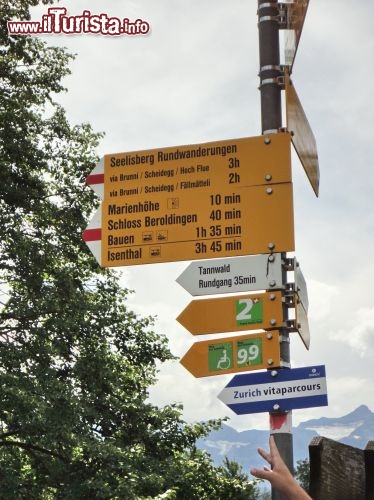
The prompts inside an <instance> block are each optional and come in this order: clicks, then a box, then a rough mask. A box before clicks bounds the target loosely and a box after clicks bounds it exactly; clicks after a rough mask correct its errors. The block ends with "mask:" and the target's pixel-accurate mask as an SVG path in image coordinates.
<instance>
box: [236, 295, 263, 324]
mask: <svg viewBox="0 0 374 500" xmlns="http://www.w3.org/2000/svg"><path fill="white" fill-rule="evenodd" d="M262 322H263V312H262V299H253V300H252V299H239V300H237V301H236V324H237V325H253V324H257V323H262Z"/></svg>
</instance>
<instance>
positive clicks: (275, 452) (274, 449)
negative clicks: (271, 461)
mask: <svg viewBox="0 0 374 500" xmlns="http://www.w3.org/2000/svg"><path fill="white" fill-rule="evenodd" d="M269 446H270V455H271V456H272V457H273V458H274V457H279V456H280V455H279V451H278V448H277V445H276V444H275V439H274V436H270V437H269Z"/></svg>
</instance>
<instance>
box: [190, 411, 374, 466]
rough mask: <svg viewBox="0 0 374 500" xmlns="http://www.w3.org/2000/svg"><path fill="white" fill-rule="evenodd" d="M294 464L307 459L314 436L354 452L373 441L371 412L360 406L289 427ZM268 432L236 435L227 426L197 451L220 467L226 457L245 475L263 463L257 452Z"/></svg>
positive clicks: (208, 439) (232, 429) (212, 433)
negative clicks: (204, 452)
mask: <svg viewBox="0 0 374 500" xmlns="http://www.w3.org/2000/svg"><path fill="white" fill-rule="evenodd" d="M292 432H293V448H294V463H295V465H296V464H297V462H298V461H299V460H304V459H306V458H307V459H309V451H308V446H309V443H310V441H311V439H312V438H313V437H315V436H324V437H328V438H330V439H334V440H336V441H339V442H341V443H344V444H348V445H350V446H354V447H356V448H361V449H363V448H365V446H366V444H367V443H368V441H371V440H374V412H372V411H371V410H370V409H369V407H368V406H366V405H364V404H362V405H360V406H358V407H357V408H356V409H354V410H353V411H351V412H349V413H347V414H346V415H343V416H342V417H320V418H317V419H310V420H307V421H305V422H301V423H300V424H299V425H298V426H296V427H293V431H292ZM268 438H269V431H265V430H258V429H252V430H242V431H236V430H235V429H234V428H232V427H230V426H229V425H227V424H223V426H222V428H221V429H219V430H217V431H212V432H211V433H210V434H209V435H208V436H207V437H206V438H205V439H200V440H199V441H198V447H199V448H201V449H203V450H205V451H207V452H208V453H209V454H210V455H211V456H212V459H213V461H214V463H215V464H217V465H218V464H220V463H222V460H223V459H224V458H225V457H227V458H228V459H230V460H235V461H236V462H238V463H239V464H240V465H242V467H243V470H244V471H245V472H248V470H249V468H250V467H262V466H263V465H264V462H263V460H262V459H261V457H259V455H258V453H257V448H259V447H262V448H266V447H267V441H268Z"/></svg>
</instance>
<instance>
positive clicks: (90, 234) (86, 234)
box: [82, 228, 101, 242]
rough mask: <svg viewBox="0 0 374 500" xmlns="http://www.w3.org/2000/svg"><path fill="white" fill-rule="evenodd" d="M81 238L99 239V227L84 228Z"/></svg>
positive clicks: (86, 239)
mask: <svg viewBox="0 0 374 500" xmlns="http://www.w3.org/2000/svg"><path fill="white" fill-rule="evenodd" d="M82 238H83V240H84V241H85V242H88V241H98V240H101V228H98V229H85V230H84V231H83V233H82Z"/></svg>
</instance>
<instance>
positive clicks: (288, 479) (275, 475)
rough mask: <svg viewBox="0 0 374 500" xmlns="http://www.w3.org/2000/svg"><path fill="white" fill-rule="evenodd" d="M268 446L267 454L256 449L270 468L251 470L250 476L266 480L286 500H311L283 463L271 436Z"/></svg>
mask: <svg viewBox="0 0 374 500" xmlns="http://www.w3.org/2000/svg"><path fill="white" fill-rule="evenodd" d="M269 446H270V452H269V453H268V452H267V451H265V450H263V449H262V448H259V449H258V453H259V454H260V455H261V456H262V458H264V459H265V460H266V461H267V462H268V463H269V464H270V465H271V467H272V468H271V469H270V468H269V467H266V466H265V467H264V468H263V469H257V468H252V469H251V470H250V472H251V474H252V475H253V476H255V477H258V478H259V479H267V480H268V481H269V482H270V483H271V485H272V487H273V488H275V489H276V490H278V491H279V492H281V493H283V495H285V497H286V499H287V500H311V498H310V496H309V495H308V494H307V493H306V492H305V491H304V490H303V489H302V488H301V486H300V485H299V483H298V482H297V481H296V480H295V479H294V477H293V476H292V474H291V472H290V471H289V469H288V467H287V466H286V464H285V463H284V462H283V460H282V457H281V456H280V454H279V451H278V448H277V445H276V444H275V440H274V437H273V436H270V438H269Z"/></svg>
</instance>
